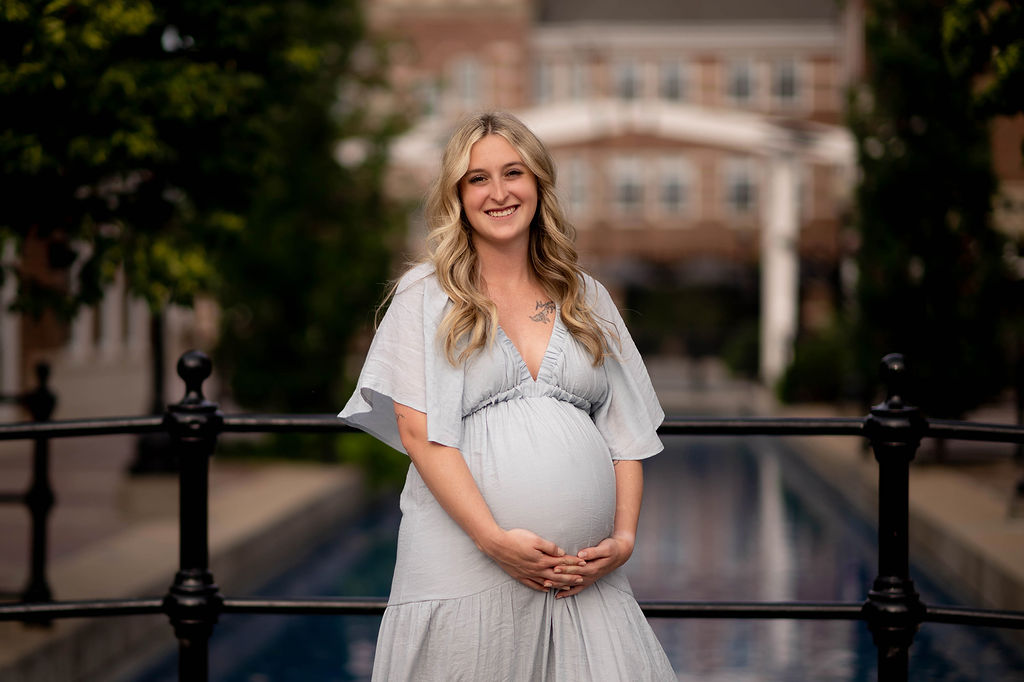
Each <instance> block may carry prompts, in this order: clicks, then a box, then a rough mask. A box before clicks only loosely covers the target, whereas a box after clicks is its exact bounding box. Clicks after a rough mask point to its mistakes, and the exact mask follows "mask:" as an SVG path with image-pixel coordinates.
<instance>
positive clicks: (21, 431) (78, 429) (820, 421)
mask: <svg viewBox="0 0 1024 682" xmlns="http://www.w3.org/2000/svg"><path fill="white" fill-rule="evenodd" d="M164 429H165V425H164V417H163V416H162V415H149V416H143V417H114V418H98V419H68V420H57V421H47V422H20V423H17V424H0V440H19V439H32V438H69V437H74V436H100V435H111V434H142V433H153V432H157V431H162V430H164ZM220 430H221V431H222V432H225V433H289V432H296V431H301V432H306V433H309V432H313V433H350V432H355V431H356V429H354V428H353V427H351V426H349V425H348V424H345V423H343V422H342V421H341V420H339V419H338V418H337V417H336V416H335V415H333V414H302V415H287V414H281V415H273V414H271V415H262V414H261V415H254V414H237V415H225V416H224V421H223V426H222V427H221V429H220ZM658 433H659V434H661V435H663V436H681V435H689V436H732V435H761V436H862V437H863V436H864V435H865V433H864V418H863V417H669V418H667V419H666V420H665V422H664V423H663V424H662V425H661V427H660V428H659V429H658ZM922 435H923V436H925V437H930V438H947V439H957V440H975V441H992V442H1004V443H1024V426H1018V425H1014V424H986V423H975V422H962V421H951V420H945V419H934V420H930V421H928V423H927V427H926V428H925V431H924V433H923V434H922Z"/></svg>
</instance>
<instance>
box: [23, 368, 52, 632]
mask: <svg viewBox="0 0 1024 682" xmlns="http://www.w3.org/2000/svg"><path fill="white" fill-rule="evenodd" d="M49 379H50V366H49V365H47V364H46V363H42V362H41V363H39V364H38V365H36V380H37V385H36V388H35V390H34V391H31V392H30V393H26V394H25V395H23V396H22V397H21V403H22V404H23V405H24V406H25V408H26V409H28V411H29V413H31V415H32V420H33V421H36V422H46V421H50V418H51V417H52V416H53V409H54V408H55V407H56V406H57V397H56V396H55V395H54V394H53V392H52V391H50V387H49V386H48V385H47V382H48V381H49ZM56 501H57V498H56V496H55V495H54V493H53V487H52V486H51V485H50V441H49V439H48V438H45V437H40V438H36V439H35V444H34V449H33V453H32V481H31V482H30V483H29V487H28V491H27V492H26V493H25V505H26V506H27V507H28V510H29V515H30V516H31V519H32V557H31V566H30V569H29V580H28V585H27V586H26V587H25V590H24V591H23V592H22V593H21V600H22V601H24V602H47V601H51V600H52V599H53V593H52V592H51V591H50V584H49V582H48V581H47V579H46V556H47V545H48V537H47V536H48V522H49V518H50V511H51V510H52V509H53V505H54V504H55V503H56ZM44 622H45V621H44Z"/></svg>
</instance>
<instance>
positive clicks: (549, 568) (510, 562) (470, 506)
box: [395, 403, 635, 592]
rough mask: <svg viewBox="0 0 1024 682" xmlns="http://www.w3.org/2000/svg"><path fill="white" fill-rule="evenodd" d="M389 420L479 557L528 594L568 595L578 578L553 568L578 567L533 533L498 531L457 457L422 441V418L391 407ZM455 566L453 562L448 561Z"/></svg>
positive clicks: (405, 408)
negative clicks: (551, 590) (559, 590)
mask: <svg viewBox="0 0 1024 682" xmlns="http://www.w3.org/2000/svg"><path fill="white" fill-rule="evenodd" d="M395 418H396V419H397V420H398V434H399V436H400V437H401V439H402V445H403V446H405V450H406V452H408V453H409V457H410V459H412V463H413V465H414V466H415V467H416V471H418V472H419V474H420V477H421V478H423V482H424V483H426V484H427V488H429V489H430V492H431V493H432V494H433V495H434V498H435V499H436V500H437V501H438V503H439V504H440V505H441V508H442V509H444V510H445V512H447V514H448V516H450V517H451V518H452V520H454V521H455V522H456V523H457V524H459V527H461V528H462V530H464V531H465V532H466V534H467V535H469V537H470V539H472V540H473V542H474V543H475V544H476V546H477V547H478V548H479V549H480V551H482V552H484V553H485V554H486V555H487V556H489V557H491V558H492V559H494V561H495V562H497V563H498V565H499V566H501V568H502V570H504V571H505V572H506V573H508V574H509V575H511V576H512V577H513V578H515V579H516V580H518V581H519V582H521V583H522V584H524V585H526V586H527V587H530V588H532V589H535V590H540V591H542V592H543V591H544V590H546V589H548V588H551V587H559V588H562V589H568V588H569V587H570V586H571V585H573V584H576V580H578V578H576V577H575V576H572V575H568V574H556V573H555V572H554V570H553V569H554V567H555V566H569V565H578V564H581V563H583V561H582V560H581V559H580V558H578V557H575V556H571V555H566V553H565V551H564V550H562V548H560V547H559V546H558V545H556V544H555V543H553V542H550V541H548V540H545V539H544V538H542V537H540V536H539V535H537V534H536V533H532V532H530V531H528V530H524V529H521V528H513V529H510V530H504V529H502V528H501V527H500V526H498V524H497V522H495V520H494V516H493V515H492V514H491V510H490V509H489V508H488V506H487V502H486V501H485V500H484V498H483V495H481V494H480V489H479V488H478V487H477V485H476V481H474V480H473V475H472V474H471V473H470V471H469V467H467V466H466V461H465V460H464V459H463V458H462V453H460V452H459V451H458V450H456V449H455V448H450V447H447V446H444V445H440V444H438V443H434V442H431V441H429V440H427V415H425V414H424V413H422V412H420V411H418V410H414V409H412V408H411V407H408V406H406V405H401V404H399V403H395ZM616 516H618V514H616ZM634 527H635V523H634ZM457 560H458V559H457V558H453V561H457Z"/></svg>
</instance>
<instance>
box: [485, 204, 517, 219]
mask: <svg viewBox="0 0 1024 682" xmlns="http://www.w3.org/2000/svg"><path fill="white" fill-rule="evenodd" d="M515 210H516V207H515V206H509V207H508V208H506V209H503V210H501V211H487V215H489V216H491V217H493V218H504V217H505V216H510V215H512V213H514V212H515Z"/></svg>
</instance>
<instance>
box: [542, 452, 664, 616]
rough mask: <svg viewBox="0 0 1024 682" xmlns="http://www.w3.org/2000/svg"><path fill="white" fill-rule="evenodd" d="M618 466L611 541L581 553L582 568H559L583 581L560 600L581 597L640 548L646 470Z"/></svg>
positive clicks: (627, 463) (634, 463)
mask: <svg viewBox="0 0 1024 682" xmlns="http://www.w3.org/2000/svg"><path fill="white" fill-rule="evenodd" d="M614 464H615V522H614V525H613V527H612V534H611V537H608V538H605V539H604V540H602V541H601V542H600V543H598V545H597V546H596V547H587V548H586V549H581V550H580V552H579V554H578V555H577V556H579V558H580V559H583V560H584V561H585V562H586V563H584V564H582V565H578V566H556V567H555V569H554V571H555V573H564V574H569V575H575V576H580V577H581V578H582V581H581V582H580V583H577V584H576V585H575V586H574V587H573V588H572V589H571V590H569V591H568V592H561V593H560V594H559V595H558V597H559V598H561V597H569V596H572V595H574V594H578V593H579V592H580V591H581V590H582V589H583V588H584V587H587V586H588V585H593V584H594V583H595V582H596V581H598V580H600V579H601V578H603V577H604V576H606V575H608V574H609V573H611V572H612V571H614V570H615V569H616V568H618V567H619V566H621V565H622V564H624V563H626V561H627V560H628V559H629V557H630V556H631V555H632V554H633V546H634V545H635V544H636V527H637V523H638V522H639V520H640V503H641V502H642V501H643V496H644V469H643V464H642V463H641V462H640V461H639V460H626V459H620V460H616V461H615V462H614Z"/></svg>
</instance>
